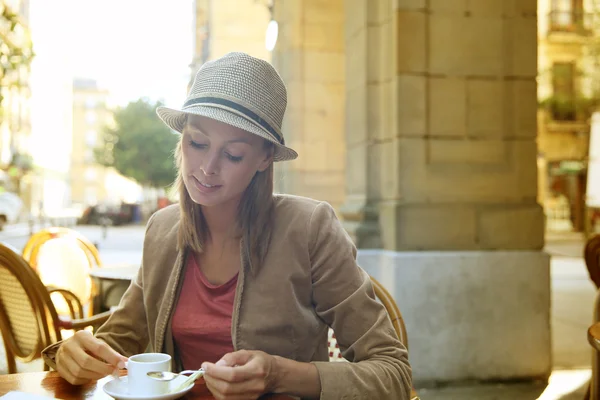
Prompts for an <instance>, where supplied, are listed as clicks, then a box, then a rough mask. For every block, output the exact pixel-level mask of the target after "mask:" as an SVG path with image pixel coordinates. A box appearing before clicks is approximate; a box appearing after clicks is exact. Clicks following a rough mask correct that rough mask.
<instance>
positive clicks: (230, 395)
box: [205, 379, 263, 400]
mask: <svg viewBox="0 0 600 400" xmlns="http://www.w3.org/2000/svg"><path fill="white" fill-rule="evenodd" d="M205 383H206V387H207V389H208V390H209V391H210V392H211V393H212V395H213V396H214V397H215V399H219V400H220V399H227V400H238V399H239V400H241V399H257V398H259V397H260V396H261V395H262V394H263V393H262V391H259V390H256V389H253V388H251V387H250V386H249V385H247V384H231V383H228V382H225V381H221V380H218V379H205Z"/></svg>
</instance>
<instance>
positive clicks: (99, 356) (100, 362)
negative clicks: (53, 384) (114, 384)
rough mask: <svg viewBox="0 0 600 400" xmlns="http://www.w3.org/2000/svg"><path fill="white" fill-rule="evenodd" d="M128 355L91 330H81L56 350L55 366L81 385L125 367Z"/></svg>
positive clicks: (67, 378)
mask: <svg viewBox="0 0 600 400" xmlns="http://www.w3.org/2000/svg"><path fill="white" fill-rule="evenodd" d="M126 361H127V357H124V356H122V355H121V354H119V353H117V352H116V351H114V350H113V349H112V348H111V347H110V346H109V345H108V344H106V342H104V341H102V340H100V339H97V338H95V337H94V335H92V334H91V333H90V332H88V331H78V332H75V334H74V335H73V336H72V337H71V338H69V339H67V340H65V341H64V342H63V343H62V344H61V345H60V347H59V348H58V351H57V353H56V369H57V371H58V373H59V374H60V376H62V377H63V378H65V379H66V380H67V381H68V382H69V383H71V384H73V385H81V384H84V383H88V382H90V381H92V380H97V379H100V378H103V377H105V376H106V375H110V374H112V373H113V372H115V371H116V370H118V369H119V368H125V362H126Z"/></svg>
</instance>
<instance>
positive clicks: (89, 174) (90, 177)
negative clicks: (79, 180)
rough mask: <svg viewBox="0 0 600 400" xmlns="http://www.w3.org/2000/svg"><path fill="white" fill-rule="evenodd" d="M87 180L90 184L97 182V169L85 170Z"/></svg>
mask: <svg viewBox="0 0 600 400" xmlns="http://www.w3.org/2000/svg"><path fill="white" fill-rule="evenodd" d="M85 180H86V181H88V182H92V181H95V180H96V169H95V168H87V169H86V170H85Z"/></svg>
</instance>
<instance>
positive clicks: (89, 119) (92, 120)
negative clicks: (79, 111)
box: [85, 111, 96, 125]
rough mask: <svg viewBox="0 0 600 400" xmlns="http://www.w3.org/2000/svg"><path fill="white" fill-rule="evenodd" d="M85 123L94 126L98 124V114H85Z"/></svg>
mask: <svg viewBox="0 0 600 400" xmlns="http://www.w3.org/2000/svg"><path fill="white" fill-rule="evenodd" d="M85 121H86V122H87V123H88V124H89V125H92V124H94V123H95V122H96V113H95V112H94V111H88V112H86V113H85Z"/></svg>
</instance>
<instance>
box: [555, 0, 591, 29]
mask: <svg viewBox="0 0 600 400" xmlns="http://www.w3.org/2000/svg"><path fill="white" fill-rule="evenodd" d="M583 25H584V13H583V0H552V9H551V11H550V29H551V30H553V31H580V30H581V29H583V28H584V26H583Z"/></svg>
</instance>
